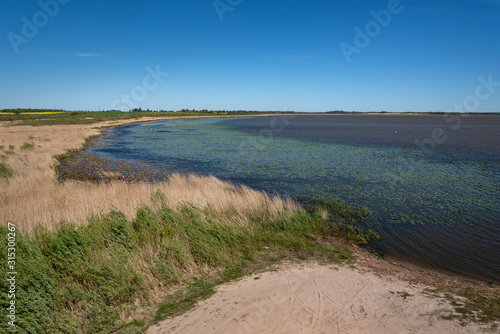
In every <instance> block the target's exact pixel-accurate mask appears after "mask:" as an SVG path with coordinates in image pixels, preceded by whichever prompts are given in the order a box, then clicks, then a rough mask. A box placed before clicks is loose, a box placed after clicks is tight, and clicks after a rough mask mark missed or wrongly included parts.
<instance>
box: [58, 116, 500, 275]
mask: <svg viewBox="0 0 500 334" xmlns="http://www.w3.org/2000/svg"><path fill="white" fill-rule="evenodd" d="M103 169H104V170H106V171H109V172H117V173H120V175H122V177H123V179H125V180H129V181H160V180H162V179H165V178H166V177H168V175H169V174H170V173H172V172H186V173H200V174H212V175H214V176H217V177H219V178H221V179H224V180H228V181H231V182H234V183H242V184H245V185H248V186H251V187H253V188H256V189H261V190H265V191H268V192H271V193H278V194H288V195H290V196H309V197H324V198H330V199H336V200H339V201H343V202H345V203H348V204H352V205H360V206H366V207H368V208H369V209H370V210H371V211H372V212H373V216H372V217H371V218H370V219H369V220H368V221H367V222H366V223H364V226H363V227H367V228H371V229H373V230H375V231H377V232H378V233H379V234H380V235H381V236H382V239H381V240H380V241H377V242H374V243H372V244H371V247H372V248H373V249H375V250H376V251H377V252H379V253H381V254H383V255H384V256H387V257H388V258H390V259H392V260H395V261H398V262H401V263H404V264H407V265H409V266H413V267H419V268H425V269H427V270H432V271H437V272H440V273H443V274H445V275H452V276H460V277H463V278H470V279H475V280H481V281H485V282H490V283H495V284H498V283H499V282H500V240H499V236H500V204H499V203H500V187H499V185H500V116H480V115H477V116H469V117H465V116H436V115H367V114H360V115H357V114H346V115H325V114H322V115H302V114H300V115H279V116H260V117H238V118H202V119H189V120H188V119H186V120H172V121H160V122H155V123H142V124H134V125H127V126H120V127H115V128H111V129H107V130H105V131H104V135H103V136H101V137H99V138H98V139H95V140H93V141H91V143H90V145H88V147H87V148H86V150H85V151H83V152H81V153H79V154H76V155H72V156H71V157H70V158H68V159H66V161H65V162H63V163H62V164H61V166H60V169H59V173H60V178H61V179H68V178H76V179H91V180H92V179H99V171H102V170H103Z"/></svg>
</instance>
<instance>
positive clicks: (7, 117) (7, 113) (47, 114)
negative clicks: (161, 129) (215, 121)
mask: <svg viewBox="0 0 500 334" xmlns="http://www.w3.org/2000/svg"><path fill="white" fill-rule="evenodd" d="M261 113H263V112H258V111H244V110H239V111H227V110H216V111H214V110H210V111H208V110H207V109H204V110H188V109H183V110H182V111H163V110H161V111H152V110H149V109H147V110H142V109H140V108H139V109H134V110H132V111H130V112H122V111H118V110H111V111H102V112H93V111H72V112H71V111H68V112H65V111H61V110H46V109H3V110H0V121H8V122H11V125H33V126H39V125H55V124H94V123H98V122H104V121H113V120H126V119H135V118H143V117H173V116H175V117H182V116H216V115H256V114H261ZM265 113H272V112H265Z"/></svg>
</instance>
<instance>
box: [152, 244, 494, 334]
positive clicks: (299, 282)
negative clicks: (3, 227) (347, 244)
mask: <svg viewBox="0 0 500 334" xmlns="http://www.w3.org/2000/svg"><path fill="white" fill-rule="evenodd" d="M417 282H418V283H417ZM450 284H451V285H457V284H458V285H461V286H462V287H466V286H467V285H470V284H472V283H466V282H457V281H455V280H451V279H447V278H444V277H439V276H436V275H435V274H431V273H426V272H419V271H415V270H410V269H407V268H404V267H401V266H400V265H395V264H392V263H390V262H387V261H382V260H379V259H376V258H374V257H373V256H371V255H369V254H365V253H364V252H362V251H360V252H358V253H357V261H356V264H355V265H354V266H353V265H349V266H347V265H340V266H337V265H331V264H319V263H316V262H304V263H285V264H282V265H280V266H279V267H278V268H277V269H276V270H272V271H267V272H263V273H258V274H253V275H251V276H247V277H244V278H243V279H240V280H238V281H236V282H232V283H228V284H225V285H222V286H220V287H218V288H217V293H216V294H214V295H213V296H212V297H210V298H209V299H207V300H204V301H202V302H200V303H199V304H198V305H197V306H196V307H195V308H194V309H193V310H191V311H188V312H187V313H185V314H183V315H180V316H177V317H175V318H171V319H167V320H165V321H163V322H161V323H159V324H158V325H155V326H152V327H151V328H150V329H149V331H148V333H149V334H166V333H177V334H181V333H182V334H191V333H193V334H194V333H196V334H198V333H204V334H206V333H283V334H284V333H287V334H290V333H301V334H303V333H304V334H308V333H318V334H321V333H374V334H376V333H384V334H386V333H395V334H396V333H397V334H401V333H436V334H438V333H439V334H443V333H454V334H459V333H480V332H482V331H483V330H484V329H486V328H489V327H481V326H480V325H478V324H475V323H469V324H468V325H467V326H462V325H460V323H459V322H458V321H455V320H445V319H443V318H442V316H446V315H449V314H452V312H453V307H452V306H451V305H450V303H449V302H448V301H447V300H445V299H442V298H437V297H435V296H430V295H429V294H428V293H425V291H424V289H426V288H432V289H436V288H438V289H439V287H443V288H445V287H446V286H447V285H450ZM473 285H475V288H476V289H480V290H481V289H484V290H485V291H483V292H488V289H491V288H488V287H483V288H481V287H478V286H477V284H473ZM486 294H487V293H486Z"/></svg>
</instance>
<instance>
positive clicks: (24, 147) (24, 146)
mask: <svg viewBox="0 0 500 334" xmlns="http://www.w3.org/2000/svg"><path fill="white" fill-rule="evenodd" d="M32 148H35V143H28V142H24V143H23V144H22V145H21V147H20V149H21V150H29V149H32Z"/></svg>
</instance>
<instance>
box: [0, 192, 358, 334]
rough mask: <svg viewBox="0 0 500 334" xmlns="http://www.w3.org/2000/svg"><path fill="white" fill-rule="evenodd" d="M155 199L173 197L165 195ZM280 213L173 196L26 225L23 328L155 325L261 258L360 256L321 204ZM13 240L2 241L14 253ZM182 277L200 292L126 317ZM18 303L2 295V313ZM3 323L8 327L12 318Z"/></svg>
mask: <svg viewBox="0 0 500 334" xmlns="http://www.w3.org/2000/svg"><path fill="white" fill-rule="evenodd" d="M155 197H156V198H157V199H160V200H161V199H163V198H165V196H162V194H161V193H156V194H155ZM341 215H342V214H341ZM270 217H271V216H268V217H267V218H266V216H263V218H259V217H257V216H256V217H253V218H251V219H249V220H248V221H247V222H246V223H242V222H241V221H240V220H237V219H232V220H231V219H228V218H227V216H225V215H224V214H221V213H217V212H215V211H213V210H210V209H208V208H205V209H200V208H199V207H196V206H194V205H192V204H190V203H184V204H181V205H180V206H179V207H178V208H177V210H173V209H172V208H170V207H169V206H167V205H166V204H163V205H161V206H160V207H159V208H158V209H152V208H150V207H146V206H143V207H140V208H138V209H137V213H136V216H135V218H134V219H133V220H129V219H127V218H126V216H125V215H124V214H123V213H121V212H119V211H112V212H110V213H108V214H102V215H100V216H95V217H93V218H92V219H90V220H89V224H88V225H86V226H78V227H77V226H74V225H71V224H69V223H61V225H60V226H59V228H58V229H57V230H55V231H48V230H47V229H45V228H43V227H39V228H37V229H36V230H35V232H34V233H32V234H26V233H20V232H18V233H16V241H17V245H16V254H17V259H16V270H17V273H18V275H17V277H18V280H17V282H16V289H17V304H16V310H17V311H18V313H17V325H18V327H17V328H18V332H19V333H76V332H80V333H102V332H111V331H113V330H116V329H120V328H124V327H125V326H128V327H137V326H139V327H142V326H147V325H149V324H151V322H152V321H159V320H161V319H162V318H164V317H165V316H167V315H171V314H172V312H175V309H177V305H178V306H179V307H180V308H181V309H185V308H186V307H189V306H190V305H193V303H195V302H196V300H197V299H198V298H199V297H203V296H208V295H210V294H211V291H212V290H211V287H213V285H214V284H217V283H220V282H222V281H225V280H228V279H233V278H235V277H238V276H240V275H241V274H242V273H243V271H242V268H245V267H246V266H247V265H248V264H250V263H253V262H255V261H257V260H259V259H260V258H271V257H276V256H277V254H278V256H279V254H281V255H283V254H288V253H290V250H293V254H294V256H300V257H301V258H303V257H304V258H305V257H310V256H314V255H321V254H322V255H324V256H326V257H327V258H328V259H330V260H337V261H338V260H341V259H351V258H352V257H351V256H350V254H349V252H348V251H347V250H346V249H344V248H342V247H339V246H337V245H335V244H333V243H331V241H332V240H333V239H331V235H330V231H331V230H332V229H333V230H335V228H332V226H331V224H332V223H333V222H332V221H331V220H325V219H323V218H322V214H321V213H320V212H313V211H310V212H306V211H297V212H296V213H295V214H293V215H291V216H290V215H281V216H275V218H270ZM7 233H8V229H7V228H6V227H1V228H0V239H2V240H6V238H7ZM328 241H330V242H328ZM6 247H7V246H6V245H5V243H1V244H0V254H1V256H2V257H4V258H6V257H7V254H6V253H7V248H6ZM1 274H2V275H5V272H2V273H1ZM201 277H208V278H207V279H203V280H201ZM182 284H184V285H185V284H191V285H190V289H191V290H189V289H188V290H185V291H184V292H182V293H181V295H180V296H181V297H182V298H181V299H180V300H181V301H182V302H179V299H176V301H177V302H176V304H175V305H173V304H172V302H171V300H170V301H169V300H167V301H166V303H165V304H164V305H163V306H162V307H161V308H160V310H159V311H158V313H157V315H156V317H154V319H153V318H147V317H146V318H145V319H135V320H134V321H132V322H131V323H129V324H125V323H124V322H123V321H122V319H120V317H119V314H133V312H134V306H133V305H139V304H140V305H148V304H150V303H151V302H152V300H153V299H154V298H153V297H154V296H155V294H156V293H159V292H161V291H164V290H165V289H167V288H172V287H173V286H178V285H182ZM0 289H2V290H3V291H8V287H7V281H6V280H2V281H0ZM193 289H194V290H193ZM186 291H188V292H186ZM189 291H191V292H189ZM178 297H179V295H178V296H177V298H178ZM8 302H9V299H7V295H6V294H2V295H1V296H0V316H1V317H2V318H5V316H6V313H5V312H7V306H8ZM0 326H4V327H3V328H2V330H6V327H5V326H7V325H6V323H5V322H2V323H1V325H0Z"/></svg>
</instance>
